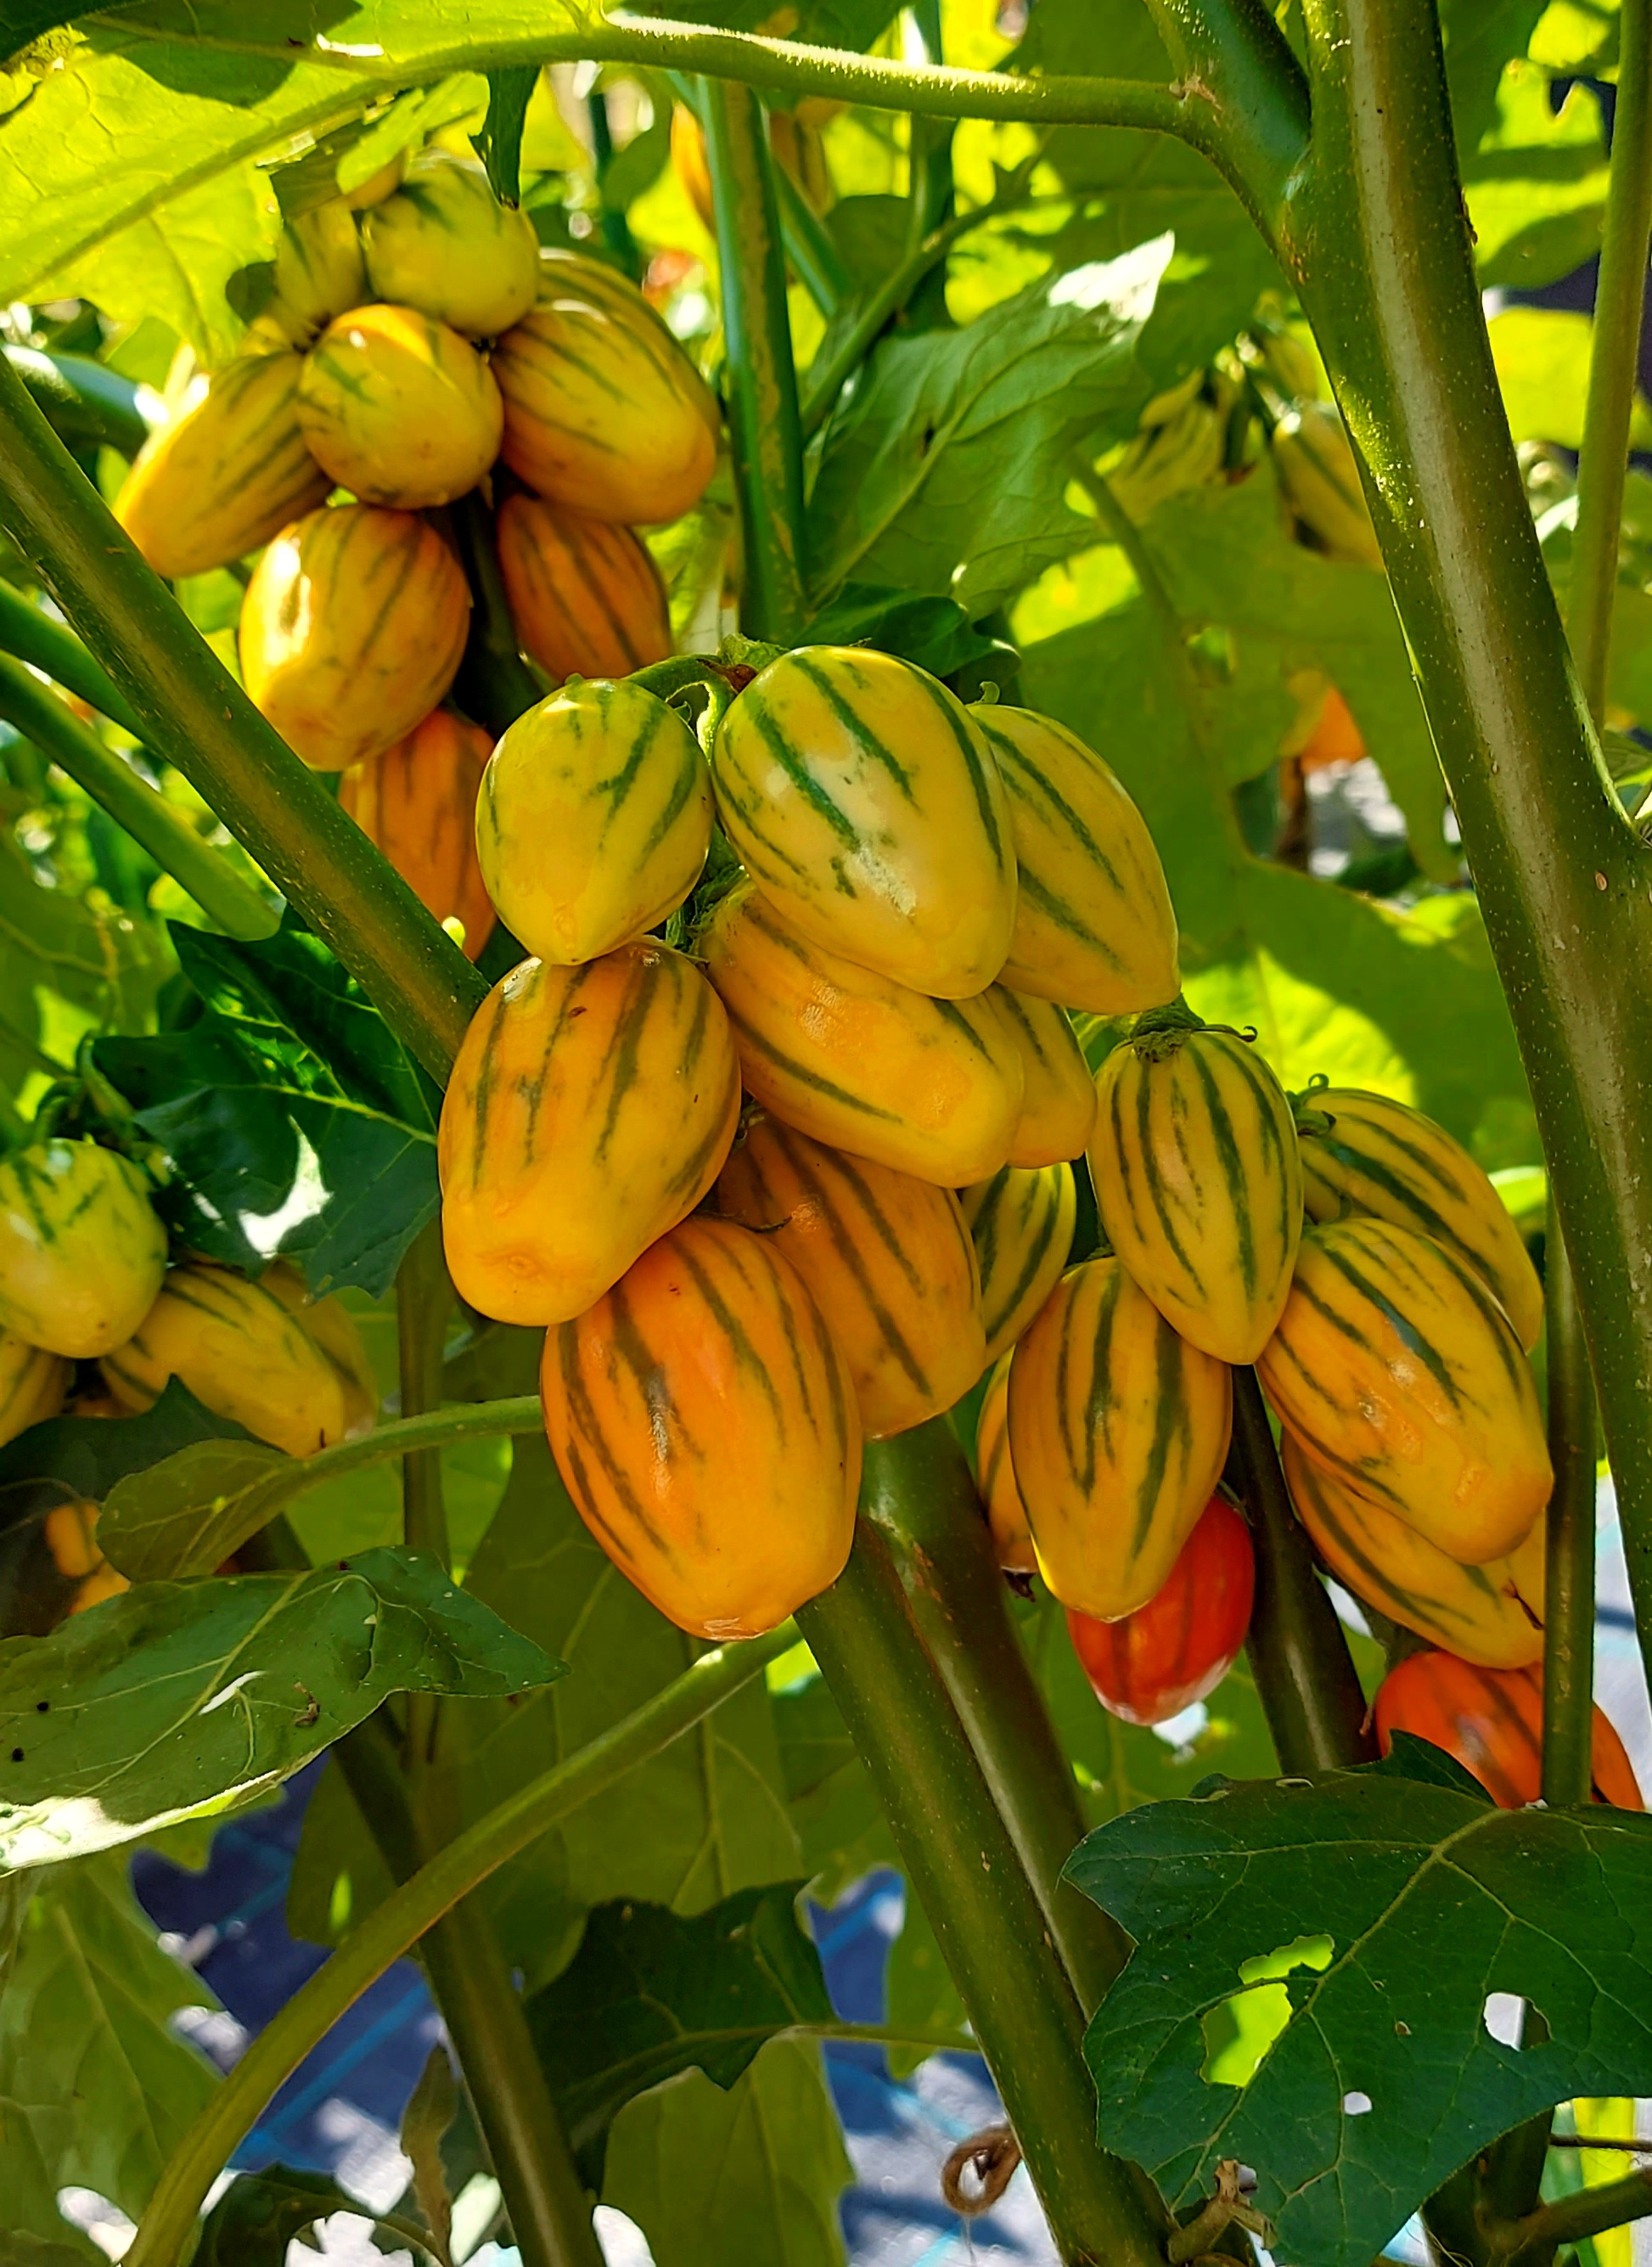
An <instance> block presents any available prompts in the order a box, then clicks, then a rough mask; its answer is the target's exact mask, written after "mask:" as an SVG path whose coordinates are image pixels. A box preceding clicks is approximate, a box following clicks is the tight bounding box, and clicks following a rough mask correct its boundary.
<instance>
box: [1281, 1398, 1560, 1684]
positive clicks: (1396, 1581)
mask: <svg viewBox="0 0 1652 2267" xmlns="http://www.w3.org/2000/svg"><path fill="white" fill-rule="evenodd" d="M1280 1447H1281V1456H1282V1459H1283V1462H1284V1466H1285V1478H1286V1479H1287V1481H1288V1482H1289V1486H1290V1494H1291V1501H1292V1502H1293V1503H1294V1504H1295V1505H1296V1516H1297V1517H1298V1519H1300V1520H1301V1522H1302V1523H1303V1526H1304V1527H1305V1528H1306V1529H1307V1530H1308V1532H1309V1534H1310V1536H1311V1537H1312V1539H1313V1546H1314V1549H1315V1550H1316V1551H1317V1552H1318V1553H1319V1556H1320V1557H1321V1558H1322V1559H1324V1560H1325V1565H1326V1566H1328V1567H1329V1568H1330V1570H1331V1572H1332V1573H1333V1574H1334V1575H1335V1576H1336V1578H1337V1580H1338V1581H1339V1582H1340V1583H1342V1584H1343V1585H1344V1587H1345V1588H1347V1589H1349V1590H1351V1591H1352V1592H1353V1594H1354V1596H1355V1597H1356V1598H1358V1599H1359V1601H1360V1602H1361V1603H1362V1605H1367V1606H1372V1607H1374V1608H1375V1609H1376V1610H1377V1612H1378V1613H1379V1614H1386V1615H1387V1616H1388V1618H1389V1619H1390V1620H1391V1621H1395V1622H1398V1623H1399V1625H1400V1626H1401V1628H1402V1629H1408V1630H1414V1631H1415V1632H1416V1633H1417V1635H1418V1636H1419V1637H1425V1638H1427V1639H1428V1641H1429V1642H1430V1644H1432V1645H1439V1646H1443V1647H1445V1648H1446V1649H1447V1651H1448V1652H1450V1653H1455V1654H1460V1655H1461V1656H1462V1658H1463V1659H1464V1660H1465V1661H1472V1662H1479V1664H1480V1665H1481V1667H1483V1668H1486V1669H1524V1667H1525V1665H1526V1664H1527V1662H1532V1661H1541V1660H1542V1658H1543V1588H1542V1581H1541V1579H1540V1578H1541V1573H1542V1568H1541V1563H1540V1562H1541V1557H1542V1537H1543V1522H1542V1521H1541V1520H1538V1522H1535V1524H1534V1526H1533V1529H1532V1534H1533V1536H1535V1537H1536V1538H1537V1542H1538V1553H1537V1555H1538V1562H1539V1563H1538V1566H1537V1568H1536V1569H1535V1571H1536V1573H1537V1574H1538V1577H1539V1579H1538V1582H1537V1584H1536V1587H1535V1592H1534V1591H1533V1587H1532V1584H1531V1571H1533V1570H1531V1566H1530V1559H1531V1552H1530V1551H1529V1549H1528V1548H1527V1546H1526V1545H1524V1544H1523V1545H1522V1546H1521V1552H1522V1556H1523V1558H1524V1560H1525V1562H1526V1563H1525V1564H1524V1565H1517V1564H1516V1558H1515V1557H1513V1556H1510V1557H1509V1558H1507V1559H1492V1560H1491V1562H1490V1563H1489V1565H1487V1566H1460V1565H1459V1564H1458V1563H1457V1560H1456V1559H1451V1558H1448V1556H1447V1555H1446V1553H1445V1552H1443V1551H1442V1550H1441V1549H1440V1547H1439V1545H1438V1544H1434V1543H1430V1542H1429V1541H1428V1537H1426V1536H1425V1535H1422V1534H1420V1533H1419V1532H1418V1530H1416V1529H1415V1528H1414V1527H1412V1526H1410V1525H1408V1524H1407V1522H1406V1521H1405V1520H1403V1519H1400V1518H1398V1517H1397V1516H1396V1515H1395V1514H1394V1513H1392V1512H1391V1511H1384V1509H1383V1508H1382V1506H1381V1505H1380V1504H1375V1503H1370V1502H1368V1501H1367V1500H1366V1499H1365V1498H1364V1497H1362V1496H1357V1495H1355V1493H1354V1491H1353V1490H1352V1489H1351V1488H1347V1487H1344V1486H1343V1485H1342V1484H1341V1482H1340V1480H1334V1479H1333V1478H1332V1477H1331V1475H1330V1473H1329V1472H1324V1471H1320V1469H1319V1467H1318V1465H1317V1464H1315V1463H1314V1462H1313V1461H1312V1459H1311V1457H1310V1456H1307V1455H1306V1454H1304V1452H1303V1449H1301V1448H1300V1447H1299V1446H1298V1445H1297V1442H1296V1438H1295V1436H1294V1434H1291V1433H1290V1432H1289V1429H1288V1430H1287V1431H1286V1433H1285V1435H1284V1438H1283V1440H1282V1441H1281V1444H1280Z"/></svg>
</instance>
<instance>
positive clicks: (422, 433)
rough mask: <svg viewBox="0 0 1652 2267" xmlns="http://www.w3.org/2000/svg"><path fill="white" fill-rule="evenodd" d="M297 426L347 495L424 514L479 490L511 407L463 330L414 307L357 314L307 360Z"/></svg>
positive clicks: (332, 330) (343, 320)
mask: <svg viewBox="0 0 1652 2267" xmlns="http://www.w3.org/2000/svg"><path fill="white" fill-rule="evenodd" d="M298 422H299V423H300V424H301V425H302V427H303V428H304V437H305V440H306V441H307V442H308V443H309V444H310V453H311V455H312V457H313V458H314V459H315V460H316V462H317V463H318V464H319V465H320V466H322V467H323V468H324V470H326V471H327V472H329V473H331V474H332V475H333V478H334V480H335V481H337V482H338V483H339V485H340V487H341V488H349V490H350V492H351V493H352V495H358V496H359V497H360V498H361V500H362V502H363V503H383V504H390V505H393V506H394V507H395V508H396V509H397V510H401V511H422V510H424V509H425V508H426V507H427V506H429V505H430V504H437V503H452V501H453V499H454V497H455V496H461V495H466V493H467V491H468V490H470V489H471V488H474V487H475V485H476V483H477V481H479V480H480V479H481V476H482V474H483V473H485V472H486V471H487V469H488V466H489V465H491V464H492V462H493V460H494V459H495V458H496V456H497V455H498V453H499V434H500V429H501V427H502V424H503V408H502V407H501V404H500V400H499V389H498V387H497V386H496V385H495V384H494V382H493V379H492V378H491V377H490V375H489V374H488V365H487V363H485V362H484V361H483V360H482V358H481V356H480V355H479V354H478V353H477V351H476V349H475V348H474V346H472V345H471V344H470V343H469V341H467V340H465V339H461V338H460V336H459V333H458V332H457V331H454V330H450V329H449V327H448V326H447V325H446V324H445V323H438V322H437V321H435V320H434V319H432V318H431V317H430V316H429V315H421V314H418V313H417V312H415V310H414V309H413V308H411V307H357V308H356V309H355V310H354V311H353V312H351V313H350V314H348V315H341V316H340V318H339V319H338V320H337V322H335V323H331V324H329V325H328V326H327V329H326V330H325V331H324V332H323V333H322V334H321V336H320V337H319V339H318V340H317V341H316V342H315V345H314V346H313V347H312V348H311V350H310V352H309V353H308V354H307V355H306V356H305V362H304V375H303V377H302V378H300V379H299V381H298Z"/></svg>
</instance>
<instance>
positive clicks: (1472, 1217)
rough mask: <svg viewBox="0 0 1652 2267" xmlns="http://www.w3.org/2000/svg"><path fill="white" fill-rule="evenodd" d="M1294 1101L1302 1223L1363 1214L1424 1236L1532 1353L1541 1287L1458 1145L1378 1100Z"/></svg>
mask: <svg viewBox="0 0 1652 2267" xmlns="http://www.w3.org/2000/svg"><path fill="white" fill-rule="evenodd" d="M1301 1099H1302V1103H1303V1115H1302V1118H1301V1120H1300V1122H1299V1124H1298V1126H1297V1133H1298V1135H1299V1138H1300V1141H1301V1144H1302V1175H1303V1201H1304V1202H1305V1204H1306V1206H1307V1209H1308V1215H1309V1218H1310V1219H1311V1220H1317V1221H1327V1220H1335V1219H1336V1218H1337V1217H1338V1215H1339V1214H1344V1213H1369V1214H1372V1215H1373V1216H1374V1217H1375V1218H1376V1219H1377V1220H1387V1221H1391V1222H1393V1224H1394V1226H1395V1227H1396V1228H1409V1229H1415V1230H1416V1232H1417V1234H1418V1235H1419V1236H1432V1237H1433V1238H1434V1240H1435V1243H1436V1244H1444V1245H1445V1247H1446V1249H1447V1251H1455V1252H1456V1254H1457V1258H1459V1259H1464V1260H1466V1261H1467V1262H1468V1265H1469V1266H1471V1267H1472V1268H1473V1269H1474V1270H1475V1271H1476V1272H1477V1273H1479V1275H1480V1276H1481V1277H1483V1279H1484V1280H1485V1281H1486V1283H1487V1286H1488V1288H1490V1289H1491V1291H1492V1292H1493V1293H1494V1295H1495V1296H1496V1298H1497V1299H1498V1300H1499V1302H1501V1306H1502V1310H1503V1312H1504V1313H1505V1314H1506V1315H1507V1316H1508V1317H1509V1321H1510V1322H1511V1323H1512V1324H1514V1326H1515V1336H1516V1338H1517V1339H1519V1341H1520V1343H1521V1345H1522V1346H1524V1348H1525V1350H1526V1352H1527V1353H1528V1354H1530V1353H1531V1349H1532V1347H1533V1346H1536V1344H1537V1342H1538V1335H1539V1333H1540V1332H1541V1331H1542V1328H1543V1286H1542V1284H1541V1283H1540V1282H1539V1281H1538V1272H1537V1270H1536V1268H1535V1267H1533V1266H1532V1265H1531V1260H1530V1259H1529V1258H1527V1256H1526V1247H1525V1245H1524V1244H1523V1243H1522V1242H1521V1240H1520V1231H1519V1230H1518V1229H1516V1226H1515V1224H1514V1222H1513V1221H1512V1220H1511V1219H1510V1218H1509V1208H1508V1207H1507V1206H1506V1205H1505V1204H1504V1203H1503V1200H1502V1199H1501V1197H1500V1196H1499V1195H1498V1193H1497V1192H1496V1190H1495V1189H1494V1187H1493V1186H1492V1185H1491V1183H1490V1181H1489V1180H1487V1178H1486V1175H1485V1174H1484V1172H1482V1170H1480V1168H1479V1166H1478V1165H1477V1164H1476V1163H1475V1162H1474V1160H1473V1158H1472V1157H1471V1156H1469V1154H1468V1151H1467V1150H1466V1149H1465V1148H1463V1146H1462V1144H1461V1143H1460V1142H1458V1141H1453V1140H1452V1138H1451V1136H1450V1134H1449V1133H1447V1132H1446V1130H1445V1128H1444V1127H1443V1126H1436V1125H1435V1122H1434V1120H1433V1119H1432V1118H1425V1117H1424V1115H1423V1113H1422V1112H1421V1111H1420V1110H1413V1109H1412V1108H1411V1107H1410V1105H1409V1104H1406V1103H1404V1102H1394V1101H1391V1099H1390V1098H1389V1097H1388V1096H1387V1095H1385V1094H1367V1093H1364V1092H1363V1091H1362V1089H1360V1088H1358V1087H1352V1086H1327V1087H1320V1088H1318V1089H1314V1090H1312V1091H1311V1092H1309V1093H1308V1094H1306V1095H1304V1096H1303V1097H1301Z"/></svg>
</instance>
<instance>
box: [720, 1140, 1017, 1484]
mask: <svg viewBox="0 0 1652 2267" xmlns="http://www.w3.org/2000/svg"><path fill="white" fill-rule="evenodd" d="M715 1202H716V1208H717V1210H718V1211H719V1212H720V1213H721V1214H723V1216H724V1217H725V1218H726V1219H729V1220H736V1221H738V1222H740V1223H741V1225H742V1226H743V1227H745V1228H752V1229H758V1230H760V1232H761V1233H762V1235H763V1236H764V1238H765V1241H766V1242H767V1244H769V1245H770V1246H771V1248H772V1249H773V1250H775V1251H778V1252H780V1253H781V1254H782V1256H783V1257H784V1258H787V1259H789V1261H790V1262H791V1264H792V1266H794V1267H795V1268H796V1269H797V1273H799V1274H800V1275H801V1276H802V1277H803V1280H804V1282H805V1283H806V1284H807V1285H808V1286H809V1288H810V1289H811V1291H812V1292H813V1294H814V1295H815V1297H816V1299H817V1300H818V1301H819V1305H820V1309H821V1311H822V1312H823V1313H824V1314H826V1315H829V1316H830V1317H831V1318H832V1334H833V1338H835V1339H836V1340H837V1342H838V1344H839V1346H841V1348H842V1349H843V1353H844V1355H845V1357H846V1359H847V1360H848V1366H849V1375H850V1376H851V1377H852V1378H853V1379H854V1381H855V1401H856V1404H857V1405H858V1406H859V1409H860V1413H861V1429H862V1431H863V1434H864V1435H865V1437H866V1438H867V1439H868V1440H869V1441H882V1440H886V1439H888V1438H889V1437H890V1435H891V1434H895V1433H906V1432H909V1431H910V1430H911V1428H912V1427H913V1426H914V1425H921V1424H923V1423H924V1422H925V1420H927V1419H929V1418H930V1417H935V1416H938V1415H939V1414H940V1412H941V1411H942V1410H943V1409H950V1408H951V1405H952V1404H953V1403H954V1402H955V1401H957V1400H958V1399H960V1398H962V1396H963V1395H965V1394H966V1393H967V1392H968V1390H969V1389H970V1387H971V1386H972V1385H973V1383H975V1380H976V1379H977V1378H978V1377H979V1376H980V1374H981V1371H982V1370H983V1369H984V1368H985V1367H986V1358H987V1341H986V1336H985V1333H984V1332H983V1331H982V1329H981V1320H980V1277H979V1275H978V1273H977V1272H976V1266H975V1247H974V1246H973V1244H972V1243H971V1242H970V1238H969V1230H968V1229H967V1228H966V1226H965V1225H964V1215H963V1214H962V1213H961V1212H960V1211H959V1210H958V1199H957V1198H956V1197H955V1196H954V1195H953V1194H952V1192H951V1190H950V1189H937V1188H936V1187H935V1186H934V1185H932V1184H931V1183H929V1182H928V1181H919V1180H914V1178H913V1177H912V1175H911V1174H910V1173H898V1172H895V1171H894V1170H892V1168H891V1167H889V1166H888V1165H877V1164H873V1163H871V1161H870V1159H869V1158H865V1157H851V1156H848V1154H847V1153H846V1152H845V1151H843V1150H841V1149H829V1148H827V1147H826V1144H825V1143H824V1142H823V1141H811V1140H810V1139H809V1137H808V1135H807V1134H806V1133H797V1131H795V1129H794V1128H792V1127H791V1126H782V1124H781V1123H780V1121H779V1120H778V1119H774V1118H764V1117H758V1118H755V1119H753V1120H752V1122H751V1124H750V1125H749V1126H747V1127H746V1130H745V1137H744V1139H742V1140H740V1141H737V1142H736V1143H735V1146H734V1148H733V1149H732V1150H731V1152H730V1156H729V1161H728V1163H727V1164H725V1165H724V1167H723V1171H722V1173H721V1174H720V1175H719V1177H718V1180H717V1185H716V1197H715Z"/></svg>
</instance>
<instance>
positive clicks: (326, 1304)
mask: <svg viewBox="0 0 1652 2267" xmlns="http://www.w3.org/2000/svg"><path fill="white" fill-rule="evenodd" d="M258 1280H259V1284H260V1287H261V1289H263V1290H266V1291H268V1294H269V1295H270V1297H271V1298H272V1299H274V1300H275V1301H276V1302H278V1303H279V1304H280V1305H282V1306H283V1307H284V1308H285V1309H286V1310H287V1312H288V1313H289V1314H290V1315H291V1316H292V1317H294V1318H295V1319H296V1320H297V1322H298V1323H299V1324H301V1325H302V1327H303V1329H304V1332H305V1336H306V1337H308V1338H310V1339H313V1340H314V1342H315V1344H316V1345H317V1346H319V1348H320V1350H321V1352H322V1354H324V1355H325V1356H326V1357H327V1361H329V1362H330V1363H331V1364H332V1366H333V1368H334V1371H335V1373H336V1374H337V1376H338V1381H339V1383H340V1385H341V1388H342V1389H343V1393H344V1437H345V1439H346V1440H347V1441H354V1440H356V1439H358V1438H359V1437H360V1435H361V1434H363V1433H371V1431H372V1429H373V1427H374V1425H375V1424H376V1423H377V1422H378V1400H379V1394H378V1377H377V1376H375V1375H374V1371H373V1365H372V1362H371V1360H370V1359H369V1356H368V1353H367V1348H366V1347H365V1346H363V1344H362V1334H361V1332H360V1331H358V1330H357V1329H356V1317H354V1315H352V1314H351V1312H350V1310H349V1308H348V1307H347V1306H345V1305H344V1304H343V1302H341V1300H339V1299H337V1298H323V1299H316V1298H312V1296H311V1295H310V1292H309V1289H308V1288H307V1287H306V1285H305V1280H304V1277H303V1275H302V1274H301V1273H300V1272H299V1270H298V1269H297V1267H295V1266H293V1265H292V1262H291V1261H290V1260H288V1259H277V1260H276V1261H275V1264H274V1265H273V1266H269V1267H267V1268H266V1269H265V1270H264V1273H262V1274H261V1276H260V1277H259V1279H258Z"/></svg>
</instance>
